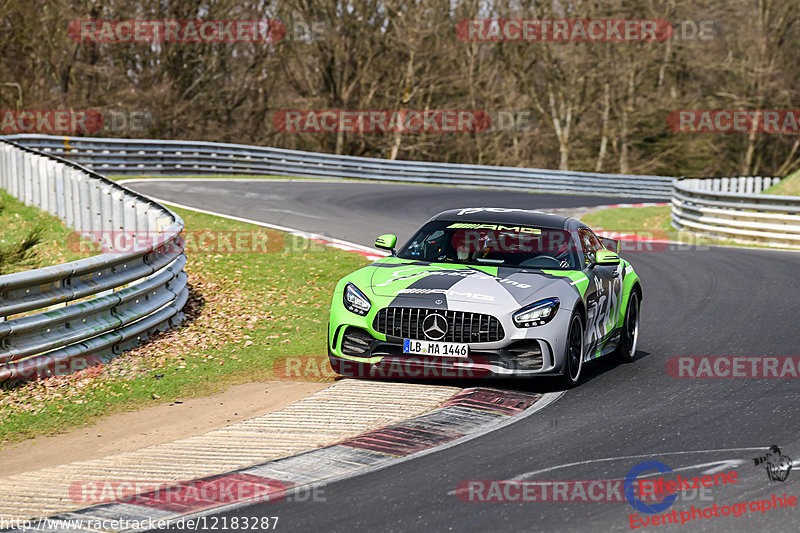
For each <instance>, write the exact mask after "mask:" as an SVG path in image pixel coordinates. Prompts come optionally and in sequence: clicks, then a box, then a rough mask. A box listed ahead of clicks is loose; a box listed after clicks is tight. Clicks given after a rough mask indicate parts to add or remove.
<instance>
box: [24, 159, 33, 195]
mask: <svg viewBox="0 0 800 533" xmlns="http://www.w3.org/2000/svg"><path fill="white" fill-rule="evenodd" d="M22 170H23V174H22V185H23V187H24V191H25V196H24V198H23V200H22V201H23V203H24V204H25V205H33V156H32V155H31V154H29V153H28V152H25V155H24V166H23V169H22Z"/></svg>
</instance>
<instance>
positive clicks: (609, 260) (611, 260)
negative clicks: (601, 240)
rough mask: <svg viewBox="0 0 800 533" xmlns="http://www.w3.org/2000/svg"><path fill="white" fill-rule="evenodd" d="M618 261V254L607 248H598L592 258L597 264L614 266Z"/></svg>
mask: <svg viewBox="0 0 800 533" xmlns="http://www.w3.org/2000/svg"><path fill="white" fill-rule="evenodd" d="M619 262H620V259H619V255H617V254H615V253H614V252H611V251H609V250H598V251H597V255H596V256H595V260H594V264H595V265H598V266H616V265H618V264H619Z"/></svg>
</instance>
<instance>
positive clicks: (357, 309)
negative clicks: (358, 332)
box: [343, 283, 372, 316]
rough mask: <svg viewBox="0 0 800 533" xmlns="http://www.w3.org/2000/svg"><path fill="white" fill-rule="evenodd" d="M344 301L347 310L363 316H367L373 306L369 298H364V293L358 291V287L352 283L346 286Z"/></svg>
mask: <svg viewBox="0 0 800 533" xmlns="http://www.w3.org/2000/svg"><path fill="white" fill-rule="evenodd" d="M343 300H344V308H345V309H347V310H348V311H350V312H351V313H355V314H357V315H361V316H366V314H367V313H369V310H370V308H371V307H372V304H371V303H370V302H369V300H368V299H367V297H366V296H364V293H363V292H361V291H360V290H358V287H356V286H355V285H353V284H352V283H348V284H347V285H345V287H344V295H343Z"/></svg>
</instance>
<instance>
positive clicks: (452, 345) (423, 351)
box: [403, 339, 469, 357]
mask: <svg viewBox="0 0 800 533" xmlns="http://www.w3.org/2000/svg"><path fill="white" fill-rule="evenodd" d="M403 353H413V354H418V355H438V356H439V357H467V356H468V355H469V345H468V344H458V343H456V342H433V341H415V340H411V339H404V340H403Z"/></svg>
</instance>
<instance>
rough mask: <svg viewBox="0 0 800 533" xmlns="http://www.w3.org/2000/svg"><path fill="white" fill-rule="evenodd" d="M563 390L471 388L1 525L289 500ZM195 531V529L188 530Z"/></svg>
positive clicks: (431, 447)
mask: <svg viewBox="0 0 800 533" xmlns="http://www.w3.org/2000/svg"><path fill="white" fill-rule="evenodd" d="M561 395H563V393H547V394H537V393H522V392H515V391H505V390H499V389H491V388H482V387H480V388H472V389H465V390H464V391H462V392H461V393H459V394H457V395H455V396H453V397H452V398H450V399H449V400H448V401H447V402H445V403H444V405H442V406H441V407H439V408H437V409H434V410H433V411H430V412H429V413H426V414H424V415H420V416H416V417H414V418H410V419H408V420H404V421H402V422H399V423H397V424H392V425H390V426H387V427H383V428H380V429H376V430H373V431H368V432H366V433H363V434H361V435H359V436H357V437H354V438H351V439H347V440H344V441H341V442H339V443H336V444H333V445H331V446H327V447H324V448H320V449H317V450H312V451H309V452H305V453H302V454H299V455H295V456H292V457H287V458H284V459H277V460H274V461H269V462H266V463H262V464H257V465H254V466H250V467H247V468H243V469H239V470H235V471H232V472H227V473H224V474H219V475H215V476H210V477H206V478H201V479H195V480H191V481H186V482H182V483H177V484H175V485H172V486H169V487H166V488H163V489H158V490H155V491H150V492H145V493H140V494H135V495H130V496H126V497H124V498H121V499H117V500H114V501H110V502H108V503H101V504H98V505H93V506H91V507H86V508H84V509H79V510H77V511H72V512H68V513H62V514H59V515H54V516H48V517H45V518H40V519H35V520H31V521H28V522H27V523H26V524H25V527H22V528H16V529H7V530H3V531H8V532H11V531H15V532H16V531H42V532H43V531H55V530H59V531H64V530H70V531H84V532H96V531H146V530H149V529H155V528H159V529H161V528H165V527H170V526H177V527H181V528H184V526H186V525H187V524H188V523H189V521H190V520H192V519H196V518H199V517H201V516H204V515H209V514H218V513H221V512H225V511H230V510H233V509H236V508H238V507H243V506H247V505H251V504H254V503H262V502H267V501H269V502H276V501H281V500H283V499H285V498H290V497H291V495H292V494H296V493H297V492H298V491H300V490H310V489H311V488H312V487H319V486H322V485H326V484H329V483H331V482H333V481H338V480H342V479H346V478H349V477H353V476H357V475H361V474H364V473H366V472H369V471H374V470H378V469H383V468H386V467H389V466H391V465H394V464H397V463H399V462H402V461H405V460H410V459H413V458H416V457H419V456H421V455H425V454H428V453H433V452H436V451H439V450H442V449H446V448H449V447H451V446H455V445H457V444H460V443H462V442H465V441H467V440H472V439H474V438H477V437H479V436H481V435H484V434H486V433H489V432H491V431H495V430H497V429H499V428H501V427H503V426H505V425H508V424H510V423H513V422H516V421H517V420H520V419H522V418H525V417H527V416H530V415H532V414H533V413H535V412H537V411H539V410H540V409H542V408H544V407H546V406H547V405H549V404H550V403H552V402H554V401H556V400H557V399H558V398H560V397H561ZM189 529H191V528H189Z"/></svg>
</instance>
